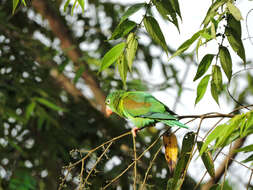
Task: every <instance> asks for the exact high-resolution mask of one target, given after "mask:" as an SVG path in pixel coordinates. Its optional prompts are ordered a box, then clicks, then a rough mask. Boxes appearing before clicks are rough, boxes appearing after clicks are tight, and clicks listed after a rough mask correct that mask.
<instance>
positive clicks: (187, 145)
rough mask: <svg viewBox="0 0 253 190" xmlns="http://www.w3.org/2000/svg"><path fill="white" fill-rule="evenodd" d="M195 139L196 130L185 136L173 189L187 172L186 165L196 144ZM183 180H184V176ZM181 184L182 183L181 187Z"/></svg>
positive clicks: (174, 176) (175, 172)
mask: <svg viewBox="0 0 253 190" xmlns="http://www.w3.org/2000/svg"><path fill="white" fill-rule="evenodd" d="M194 139H195V133H194V132H188V133H187V134H186V135H185V136H184V138H183V143H182V149H181V153H180V156H179V160H178V162H177V165H176V168H175V171H174V175H173V179H174V180H173V184H172V187H173V189H175V188H176V187H177V183H178V181H179V180H180V178H181V176H182V174H183V173H184V172H185V169H186V166H187V164H188V161H189V159H190V155H191V152H192V149H193V146H194ZM181 180H183V178H182V179H181ZM180 186H181V183H180V185H179V187H180ZM179 189H180V188H179Z"/></svg>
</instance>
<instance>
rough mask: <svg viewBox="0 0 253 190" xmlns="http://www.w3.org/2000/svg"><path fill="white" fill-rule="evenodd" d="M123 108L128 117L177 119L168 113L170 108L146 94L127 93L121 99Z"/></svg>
mask: <svg viewBox="0 0 253 190" xmlns="http://www.w3.org/2000/svg"><path fill="white" fill-rule="evenodd" d="M121 106H122V110H123V112H124V114H125V115H126V116H127V117H128V116H129V115H130V116H131V117H142V118H150V119H176V117H174V116H173V115H171V114H170V113H169V112H167V110H168V108H167V107H166V106H165V105H164V104H163V103H161V102H160V101H159V100H157V99H156V98H155V97H153V96H152V95H151V94H148V93H146V92H126V94H125V95H124V96H123V97H122V99H121ZM172 113H173V112H172Z"/></svg>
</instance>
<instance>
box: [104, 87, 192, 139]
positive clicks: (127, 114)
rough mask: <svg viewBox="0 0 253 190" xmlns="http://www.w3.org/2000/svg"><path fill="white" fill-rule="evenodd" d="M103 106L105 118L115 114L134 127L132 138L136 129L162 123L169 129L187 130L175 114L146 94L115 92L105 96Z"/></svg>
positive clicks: (139, 92)
mask: <svg viewBox="0 0 253 190" xmlns="http://www.w3.org/2000/svg"><path fill="white" fill-rule="evenodd" d="M105 104H106V114H107V116H110V115H111V114H112V113H113V112H115V113H116V114H118V115H119V116H121V117H124V118H127V119H129V120H130V121H132V122H133V124H134V125H135V126H136V127H135V128H133V129H132V133H133V135H134V136H136V132H137V131H138V128H140V127H143V126H147V125H153V124H155V123H157V122H162V123H164V124H166V125H168V126H171V127H173V126H178V127H181V128H188V127H187V126H186V125H184V124H183V123H180V122H179V121H178V118H177V114H175V113H174V112H173V111H171V110H170V109H169V108H168V107H167V106H166V105H164V104H163V103H161V102H160V101H159V100H157V99H156V98H155V97H153V96H152V95H151V94H149V93H146V92H142V91H123V90H120V91H115V92H112V93H110V94H109V95H108V96H107V98H106V100H105Z"/></svg>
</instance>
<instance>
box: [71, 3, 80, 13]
mask: <svg viewBox="0 0 253 190" xmlns="http://www.w3.org/2000/svg"><path fill="white" fill-rule="evenodd" d="M77 1H78V0H75V2H74V4H73V6H72V8H71V15H72V16H73V14H74V9H75V7H76V4H77Z"/></svg>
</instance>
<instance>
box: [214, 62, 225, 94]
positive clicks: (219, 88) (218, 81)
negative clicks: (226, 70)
mask: <svg viewBox="0 0 253 190" xmlns="http://www.w3.org/2000/svg"><path fill="white" fill-rule="evenodd" d="M212 81H213V82H214V84H215V86H216V89H217V91H218V93H220V92H221V91H222V88H223V87H222V74H221V70H220V67H219V66H218V65H213V68H212Z"/></svg>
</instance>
